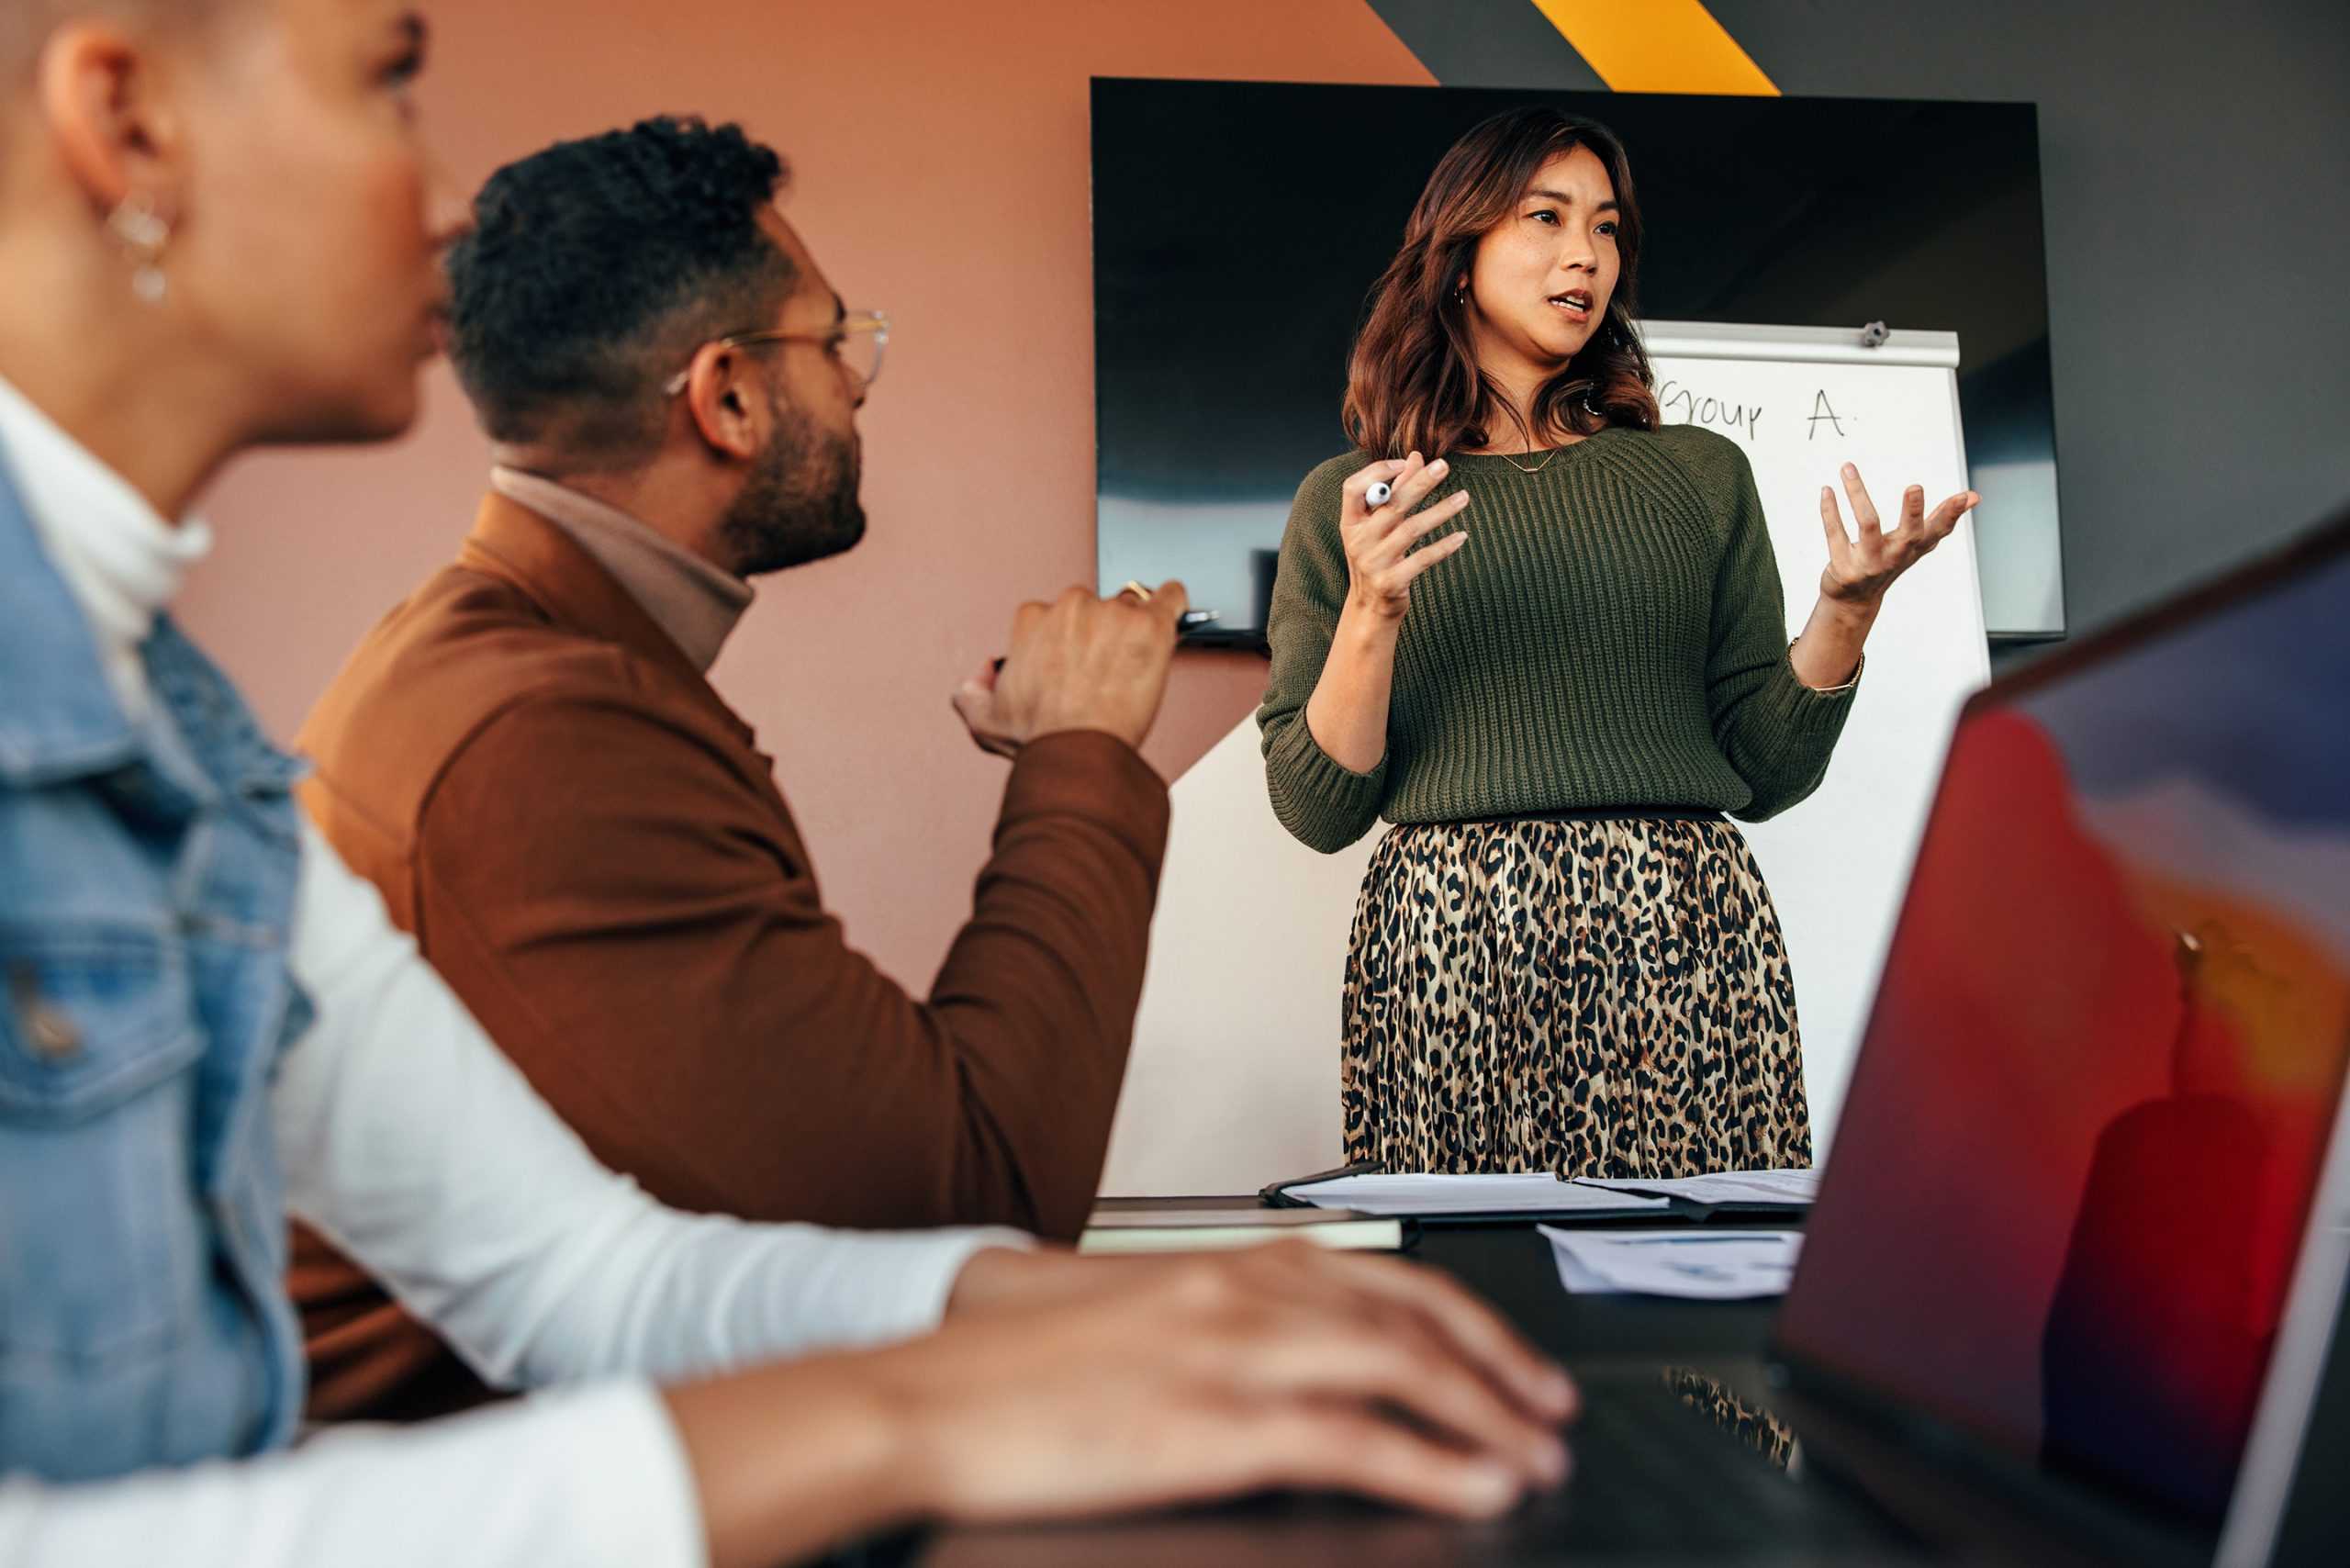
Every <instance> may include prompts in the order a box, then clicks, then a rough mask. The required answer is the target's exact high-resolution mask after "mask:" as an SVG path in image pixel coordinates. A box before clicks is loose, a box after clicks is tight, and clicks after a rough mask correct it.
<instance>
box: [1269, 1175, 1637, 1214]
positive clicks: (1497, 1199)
mask: <svg viewBox="0 0 2350 1568" xmlns="http://www.w3.org/2000/svg"><path fill="white" fill-rule="evenodd" d="M1287 1191H1288V1193H1289V1195H1290V1196H1291V1197H1293V1198H1297V1199H1301V1200H1303V1201H1304V1202H1305V1203H1309V1204H1315V1205H1316V1206H1317V1207H1320V1208H1346V1209H1354V1210H1356V1211H1357V1212H1359V1213H1361V1214H1373V1215H1494V1214H1525V1215H1559V1214H1593V1215H1631V1214H1639V1213H1642V1212H1644V1211H1648V1210H1663V1209H1669V1208H1670V1207H1671V1206H1672V1204H1671V1203H1670V1202H1669V1201H1668V1200H1667V1199H1664V1198H1651V1197H1643V1196H1639V1195H1636V1194H1631V1193H1612V1192H1609V1191H1607V1190H1606V1189H1605V1188H1600V1187H1589V1186H1584V1185H1583V1184H1581V1183H1578V1182H1561V1181H1560V1180H1559V1179H1558V1178H1557V1177H1556V1176H1550V1175H1545V1174H1542V1173H1540V1172H1537V1173H1535V1174H1533V1175H1530V1176H1438V1175H1430V1174H1427V1173H1426V1172H1414V1173H1407V1174H1400V1175H1366V1176H1334V1177H1332V1178H1331V1179H1330V1180H1328V1181H1326V1182H1308V1183H1306V1184H1305V1185H1304V1186H1299V1187H1291V1188H1289V1189H1287Z"/></svg>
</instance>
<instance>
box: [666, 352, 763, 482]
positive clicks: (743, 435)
mask: <svg viewBox="0 0 2350 1568" xmlns="http://www.w3.org/2000/svg"><path fill="white" fill-rule="evenodd" d="M757 375H758V369H757V366H755V364H752V363H751V358H750V356H749V355H748V354H746V353H744V352H743V351H742V350H741V349H739V348H735V347H733V345H731V344H728V343H716V342H712V343H704V344H702V346H701V347H700V348H699V349H698V350H696V351H695V353H694V361H693V364H690V365H688V367H687V369H686V385H685V388H684V391H683V394H682V396H683V397H684V398H685V400H686V417H687V418H688V419H690V420H693V422H694V429H695V430H696V431H699V433H700V436H701V439H702V442H703V444H704V445H706V446H708V447H709V448H710V449H711V451H712V452H714V453H716V454H720V455H722V456H724V457H731V458H734V459H737V460H738V461H742V462H746V463H747V462H748V461H750V460H751V459H752V458H754V457H755V456H757V455H758V454H759V442H760V440H761V437H760V430H759V427H760V423H761V421H762V420H764V419H765V417H766V408H765V405H764V400H763V399H761V398H758V397H756V396H755V392H756V385H755V383H756V377H757Z"/></svg>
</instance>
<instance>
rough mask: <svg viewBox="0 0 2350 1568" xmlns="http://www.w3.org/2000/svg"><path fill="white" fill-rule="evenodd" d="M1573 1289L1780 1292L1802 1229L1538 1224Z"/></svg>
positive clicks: (1726, 1297)
mask: <svg viewBox="0 0 2350 1568" xmlns="http://www.w3.org/2000/svg"><path fill="white" fill-rule="evenodd" d="M1540 1228H1541V1231H1542V1234H1543V1235H1545V1236H1547V1237H1549V1238H1550V1250H1551V1253H1552V1255H1553V1256H1554V1257H1556V1259H1557V1260H1558V1264H1559V1282H1560V1283H1561V1284H1562V1285H1564V1286H1566V1287H1567V1290H1568V1292H1569V1293H1570V1294H1575V1295H1606V1294H1638V1295H1669V1296H1681V1297H1684V1298H1686V1299H1689V1300H1693V1301H1740V1300H1747V1299H1751V1298H1752V1297H1755V1296H1769V1295H1785V1294H1786V1293H1787V1286H1788V1284H1789V1283H1790V1282H1792V1281H1793V1280H1794V1279H1795V1272H1796V1256H1797V1254H1798V1253H1800V1252H1801V1251H1802V1249H1803V1237H1802V1235H1801V1233H1799V1232H1796V1231H1792V1230H1715V1229H1713V1228H1711V1227H1710V1226H1692V1227H1690V1228H1688V1229H1686V1230H1556V1229H1553V1228H1552V1227H1550V1226H1547V1225H1546V1226H1541V1227H1540Z"/></svg>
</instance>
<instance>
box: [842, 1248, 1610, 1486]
mask: <svg viewBox="0 0 2350 1568" xmlns="http://www.w3.org/2000/svg"><path fill="white" fill-rule="evenodd" d="M966 1275H967V1278H965V1279H963V1280H960V1281H958V1282H957V1291H956V1295H955V1300H954V1304H953V1305H952V1307H951V1308H950V1311H949V1316H948V1323H947V1327H946V1329H945V1330H944V1331H943V1332H942V1333H940V1334H939V1335H938V1336H936V1337H935V1338H933V1339H930V1340H927V1341H923V1342H921V1343H918V1344H915V1345H910V1346H906V1347H904V1348H902V1349H901V1350H894V1351H890V1352H886V1353H884V1354H883V1355H881V1356H878V1357H876V1358H874V1362H873V1366H874V1370H875V1371H876V1372H879V1373H880V1376H881V1382H882V1383H883V1386H885V1387H887V1388H889V1389H890V1390H891V1391H892V1397H893V1399H894V1400H896V1401H898V1402H901V1404H902V1406H903V1407H904V1408H906V1409H907V1410H909V1411H911V1412H912V1413H913V1417H914V1418H913V1419H912V1421H911V1422H910V1423H909V1430H910V1431H912V1432H915V1433H917V1434H918V1435H917V1436H916V1438H915V1442H916V1446H917V1450H918V1452H919V1453H920V1455H921V1457H920V1459H919V1461H918V1462H917V1463H916V1464H915V1466H914V1468H915V1469H916V1470H917V1471H918V1472H919V1473H922V1474H923V1475H925V1476H928V1477H930V1478H932V1481H933V1483H934V1486H935V1493H934V1495H933V1496H931V1497H930V1498H928V1499H927V1502H928V1504H929V1506H931V1507H932V1508H934V1509H935V1510H937V1511H938V1512H940V1513H942V1514H945V1515H946V1516H947V1517H950V1518H957V1519H965V1520H979V1519H1011V1518H1057V1517H1069V1516H1075V1515H1084V1514H1091V1513H1097V1512H1101V1511H1103V1510H1106V1509H1112V1508H1120V1509H1123V1508H1131V1507H1137V1506H1152V1505H1158V1504H1166V1503H1174V1502H1183V1501H1192V1500H1196V1499H1201V1498H1207V1497H1217V1496H1226V1495H1235V1494H1238V1493H1245V1492H1249V1491H1255V1490H1260V1489H1263V1488H1267V1487H1273V1486H1296V1487H1309V1488H1327V1489H1334V1490H1341V1491H1348V1492H1358V1493H1361V1494H1364V1495H1370V1496H1373V1497H1379V1498H1382V1499H1385V1500H1388V1501H1391V1502H1395V1503H1400V1504H1404V1505H1405V1506H1412V1507H1418V1508H1427V1509H1430V1510H1434V1511H1436V1512H1439V1513H1445V1514H1456V1515H1462V1516H1470V1517H1478V1516H1484V1515H1489V1514H1494V1513H1499V1512H1501V1511H1502V1510H1504V1509H1505V1508H1507V1507H1508V1506H1511V1505H1512V1504H1514V1503H1516V1501H1517V1500H1518V1498H1519V1497H1520V1496H1522V1495H1524V1494H1525V1493H1526V1492H1527V1491H1528V1490H1529V1489H1533V1488H1540V1487H1548V1486H1550V1485H1552V1484H1556V1483H1557V1482H1559V1481H1560V1480H1561V1479H1562V1478H1563V1476H1564V1475H1565V1473H1566V1468H1567V1453H1566V1450H1565V1447H1564V1445H1563V1444H1562V1443H1561V1441H1560V1438H1559V1427H1560V1425H1561V1423H1562V1422H1564V1421H1566V1420H1567V1419H1568V1418H1569V1417H1572V1415H1573V1413H1574V1410H1575V1404H1576V1395H1575V1392H1574V1387H1573V1384H1572V1383H1571V1382H1570V1381H1569V1380H1568V1378H1567V1376H1566V1374H1565V1373H1564V1372H1561V1371H1560V1370H1559V1369H1558V1368H1557V1367H1556V1366H1553V1365H1551V1364H1550V1362H1549V1361H1546V1360H1545V1359H1544V1358H1543V1357H1542V1356H1541V1355H1540V1354H1539V1352H1537V1351H1536V1350H1533V1349H1532V1347H1530V1346H1528V1345H1527V1343H1526V1342H1525V1341H1524V1340H1523V1339H1521V1338H1519V1337H1518V1336H1517V1334H1516V1332H1515V1331H1514V1330H1513V1329H1511V1328H1510V1327H1507V1326H1506V1325H1505V1323H1504V1322H1503V1321H1502V1320H1501V1318H1500V1317H1498V1316H1496V1315H1494V1313H1493V1312H1492V1311H1491V1310H1490V1309H1488V1308H1487V1307H1485V1306H1484V1305H1482V1304H1481V1303H1479V1302H1478V1301H1477V1300H1475V1299H1474V1298H1473V1297H1472V1296H1471V1295H1470V1294H1469V1293H1468V1292H1466V1291H1465V1290H1463V1289H1461V1288H1460V1286H1459V1285H1457V1284H1454V1283H1453V1282H1451V1281H1449V1279H1446V1278H1444V1277H1443V1276H1441V1275H1439V1274H1437V1273H1436V1272H1434V1271H1429V1270H1424V1269H1419V1268H1416V1267H1413V1266H1411V1265H1409V1264H1405V1263H1401V1262H1398V1261H1395V1260H1390V1259H1382V1258H1370V1257H1365V1256H1363V1255H1361V1254H1359V1253H1338V1252H1331V1251H1326V1250H1325V1249H1320V1248H1316V1247H1314V1246H1311V1245H1310V1244H1307V1243H1304V1242H1283V1243H1276V1244H1272V1245H1269V1246H1263V1247H1255V1248H1249V1249H1245V1250H1242V1251H1239V1252H1228V1253H1212V1254H1203V1255H1195V1256H1192V1257H1185V1258H1161V1259H1084V1260H1080V1259H1075V1258H1071V1257H1069V1256H1068V1255H1066V1254H1054V1253H1036V1254H1020V1253H1009V1252H999V1253H988V1254H981V1255H980V1256H979V1257H978V1258H975V1259H974V1260H973V1261H972V1264H971V1265H969V1266H968V1268H967V1270H966Z"/></svg>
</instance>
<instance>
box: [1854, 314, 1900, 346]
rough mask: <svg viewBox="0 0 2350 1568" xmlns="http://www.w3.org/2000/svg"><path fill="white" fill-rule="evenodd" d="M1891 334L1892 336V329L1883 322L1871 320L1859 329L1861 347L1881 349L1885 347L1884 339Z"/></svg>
mask: <svg viewBox="0 0 2350 1568" xmlns="http://www.w3.org/2000/svg"><path fill="white" fill-rule="evenodd" d="M1891 336H1893V331H1892V329H1890V328H1888V327H1887V326H1886V324H1885V323H1884V322H1882V321H1872V322H1870V323H1869V324H1868V325H1867V326H1865V327H1863V328H1862V329H1861V347H1863V348H1864V349H1881V348H1883V347H1885V340H1886V339H1887V338H1889V337H1891Z"/></svg>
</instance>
